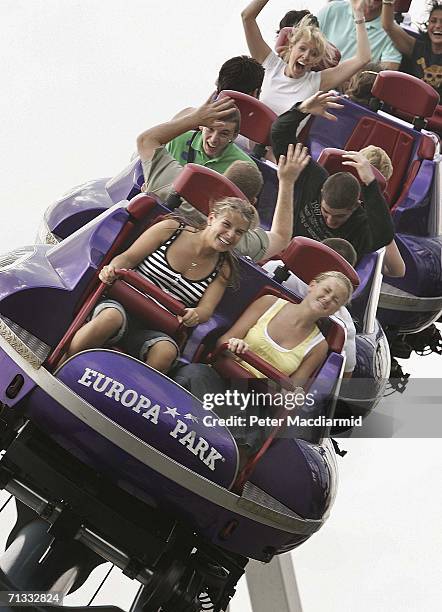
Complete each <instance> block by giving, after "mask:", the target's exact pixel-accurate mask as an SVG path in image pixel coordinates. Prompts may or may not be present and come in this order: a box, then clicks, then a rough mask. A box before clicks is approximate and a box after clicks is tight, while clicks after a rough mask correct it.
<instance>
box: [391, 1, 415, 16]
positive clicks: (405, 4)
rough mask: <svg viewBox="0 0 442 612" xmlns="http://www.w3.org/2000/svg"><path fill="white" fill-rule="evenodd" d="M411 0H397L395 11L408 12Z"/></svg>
mask: <svg viewBox="0 0 442 612" xmlns="http://www.w3.org/2000/svg"><path fill="white" fill-rule="evenodd" d="M410 4H411V0H395V3H394V12H395V13H408V11H409V10H410Z"/></svg>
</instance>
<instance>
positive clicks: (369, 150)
mask: <svg viewBox="0 0 442 612" xmlns="http://www.w3.org/2000/svg"><path fill="white" fill-rule="evenodd" d="M359 153H362V155H363V156H364V157H365V158H366V159H368V161H369V162H370V164H371V165H372V166H374V167H375V168H377V169H378V170H379V172H380V173H381V174H382V176H383V177H384V178H385V180H387V181H388V179H389V178H390V177H391V175H392V174H393V164H392V163H391V159H390V158H389V157H388V155H387V153H386V152H385V151H384V149H381V147H375V146H374V145H368V147H364V148H363V149H361V150H360V151H359Z"/></svg>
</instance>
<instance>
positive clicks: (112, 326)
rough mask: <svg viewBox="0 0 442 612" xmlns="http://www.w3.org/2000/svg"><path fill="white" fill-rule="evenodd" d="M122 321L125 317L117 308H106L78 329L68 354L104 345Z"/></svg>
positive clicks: (68, 355) (69, 355)
mask: <svg viewBox="0 0 442 612" xmlns="http://www.w3.org/2000/svg"><path fill="white" fill-rule="evenodd" d="M122 323H123V317H122V315H121V313H120V312H119V311H118V310H117V309H116V308H110V307H109V308H105V309H104V310H102V311H101V312H100V313H99V314H98V315H97V316H96V317H95V318H94V319H92V321H89V322H88V323H86V325H83V327H81V328H80V329H79V330H78V331H77V333H76V334H75V336H74V337H73V338H72V342H71V344H70V346H69V348H68V350H67V353H66V356H67V357H71V355H75V354H76V353H79V352H80V351H84V350H86V349H90V348H98V347H100V346H103V345H104V344H105V343H106V342H107V340H109V338H112V336H114V335H115V334H116V333H117V331H118V330H119V329H120V327H121V325H122Z"/></svg>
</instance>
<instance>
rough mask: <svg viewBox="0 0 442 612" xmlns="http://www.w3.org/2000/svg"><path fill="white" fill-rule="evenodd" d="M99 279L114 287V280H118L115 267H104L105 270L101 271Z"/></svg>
mask: <svg viewBox="0 0 442 612" xmlns="http://www.w3.org/2000/svg"><path fill="white" fill-rule="evenodd" d="M98 278H99V279H100V280H101V282H102V283H105V284H106V285H112V283H113V282H114V280H115V279H116V278H117V276H116V274H115V268H114V266H110V265H108V266H103V268H102V269H101V270H100V273H99V275H98Z"/></svg>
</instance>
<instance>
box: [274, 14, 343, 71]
mask: <svg viewBox="0 0 442 612" xmlns="http://www.w3.org/2000/svg"><path fill="white" fill-rule="evenodd" d="M300 40H306V41H307V42H310V43H313V44H314V46H315V47H316V51H317V53H318V55H317V58H316V61H315V65H316V64H319V63H321V61H322V60H325V61H326V62H331V61H332V60H333V53H332V51H331V49H330V46H329V44H328V41H327V39H326V38H325V36H324V34H323V33H322V32H321V30H320V29H319V28H317V27H316V26H315V25H313V24H312V22H311V18H310V15H306V16H305V17H303V18H302V19H301V21H300V22H299V23H298V25H296V26H295V27H294V28H293V30H292V33H291V34H290V36H289V38H288V45H286V47H285V48H283V49H282V50H281V53H280V55H281V57H282V59H283V60H284V61H285V62H288V59H289V57H290V53H291V51H292V47H293V46H294V45H296V43H297V42H299V41H300Z"/></svg>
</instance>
